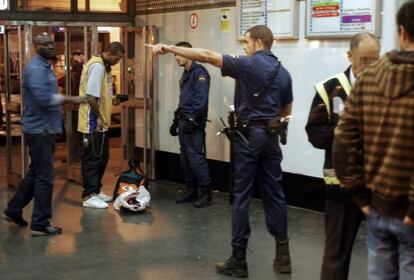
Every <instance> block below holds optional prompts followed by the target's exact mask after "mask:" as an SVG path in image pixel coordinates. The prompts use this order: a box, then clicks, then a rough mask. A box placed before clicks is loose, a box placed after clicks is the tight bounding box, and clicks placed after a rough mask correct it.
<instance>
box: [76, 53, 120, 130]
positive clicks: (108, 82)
mask: <svg viewBox="0 0 414 280" xmlns="http://www.w3.org/2000/svg"><path fill="white" fill-rule="evenodd" d="M94 63H100V64H102V65H104V66H105V64H104V62H103V60H102V58H101V57H98V56H93V57H92V58H91V59H90V60H89V61H88V62H87V63H86V65H85V66H84V67H83V70H82V75H81V82H80V87H79V96H86V91H87V83H88V71H89V68H90V67H91V65H92V64H94ZM98 105H99V111H100V112H101V115H102V118H103V120H102V125H103V129H104V130H105V131H107V130H108V129H109V126H110V125H111V115H112V75H111V73H110V72H106V71H105V75H104V78H103V80H102V87H101V96H100V98H99V103H98ZM92 114H93V115H95V114H94V113H93V111H92V108H91V107H90V106H89V104H81V105H80V106H79V118H78V131H79V132H82V133H92V132H93V131H92V130H93V128H94V127H96V120H93V119H92V117H91V116H92ZM96 117H97V116H96Z"/></svg>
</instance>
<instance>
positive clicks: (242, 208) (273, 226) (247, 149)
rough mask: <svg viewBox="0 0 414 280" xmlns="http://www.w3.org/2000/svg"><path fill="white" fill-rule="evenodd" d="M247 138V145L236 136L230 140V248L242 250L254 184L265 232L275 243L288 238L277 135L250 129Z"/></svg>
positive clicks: (280, 153)
mask: <svg viewBox="0 0 414 280" xmlns="http://www.w3.org/2000/svg"><path fill="white" fill-rule="evenodd" d="M246 138H247V140H248V141H249V143H248V144H247V143H245V142H244V141H243V139H242V138H241V137H240V136H239V135H236V136H235V137H234V140H233V160H234V173H233V174H234V180H233V181H234V183H233V196H234V200H233V210H232V245H233V246H238V247H242V248H247V242H248V239H249V237H250V223H249V203H250V198H251V196H252V192H253V186H254V185H255V183H256V185H257V186H258V187H259V188H260V192H261V197H262V201H263V205H264V211H265V218H266V226H267V230H268V231H269V233H270V234H271V235H272V236H274V237H275V238H276V239H277V240H286V239H287V216H286V201H285V196H284V193H283V189H282V186H281V180H282V170H281V167H280V163H281V161H282V151H281V149H280V147H279V143H278V136H277V135H273V136H272V135H269V134H268V133H267V132H266V130H265V128H262V127H251V128H250V129H249V133H248V135H246Z"/></svg>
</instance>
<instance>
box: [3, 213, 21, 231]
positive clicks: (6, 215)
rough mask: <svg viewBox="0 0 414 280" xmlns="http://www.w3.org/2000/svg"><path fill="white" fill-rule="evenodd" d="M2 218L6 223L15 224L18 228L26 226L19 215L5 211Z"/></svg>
mask: <svg viewBox="0 0 414 280" xmlns="http://www.w3.org/2000/svg"><path fill="white" fill-rule="evenodd" d="M3 218H4V219H5V220H6V221H8V222H11V223H15V224H16V225H18V226H19V227H25V226H27V222H26V221H25V220H24V219H23V217H22V215H21V214H11V213H10V212H9V211H7V209H6V210H4V212H3Z"/></svg>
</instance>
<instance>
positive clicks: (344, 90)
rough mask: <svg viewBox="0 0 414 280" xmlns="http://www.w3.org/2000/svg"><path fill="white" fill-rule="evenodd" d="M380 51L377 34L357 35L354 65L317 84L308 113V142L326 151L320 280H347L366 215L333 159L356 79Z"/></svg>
mask: <svg viewBox="0 0 414 280" xmlns="http://www.w3.org/2000/svg"><path fill="white" fill-rule="evenodd" d="M379 52H380V43H379V41H378V39H377V38H376V37H375V36H374V35H372V34H371V33H358V34H356V35H354V36H353V37H352V38H351V40H350V48H349V51H348V59H349V61H350V63H351V66H349V67H348V69H346V70H345V71H344V72H342V73H339V74H336V75H335V76H333V77H331V78H328V79H326V80H324V81H322V82H319V83H317V84H316V85H315V89H316V94H315V97H314V99H313V101H312V105H311V109H310V112H309V117H308V122H307V124H306V132H307V134H308V139H309V142H310V143H311V144H312V145H313V146H314V147H315V148H318V149H323V150H325V162H324V167H323V168H324V170H323V173H324V180H325V184H326V186H327V189H326V205H325V250H324V256H323V262H322V269H321V278H320V279H321V280H330V279H336V280H347V279H348V274H349V264H350V261H351V255H352V247H353V245H354V241H355V237H356V235H357V233H358V229H359V225H360V224H361V221H362V219H363V213H362V212H361V210H360V209H359V208H358V206H357V205H356V204H355V203H353V202H352V199H351V197H350V195H349V194H348V193H347V192H346V191H345V189H342V188H340V185H339V183H340V182H339V180H338V179H337V178H336V175H335V171H334V169H333V165H332V159H331V158H332V155H331V152H332V145H333V139H334V130H335V127H336V125H337V123H338V120H339V115H340V113H341V112H342V110H343V109H344V104H345V101H346V99H347V97H348V95H349V94H350V93H351V89H352V85H353V84H354V82H355V81H356V78H357V76H358V75H359V74H360V73H361V72H362V71H363V70H364V68H365V67H367V66H368V65H369V64H370V63H372V62H374V61H375V60H378V58H379Z"/></svg>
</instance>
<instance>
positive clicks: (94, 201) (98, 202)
mask: <svg viewBox="0 0 414 280" xmlns="http://www.w3.org/2000/svg"><path fill="white" fill-rule="evenodd" d="M82 206H83V207H89V208H97V209H104V208H108V203H106V202H105V201H103V200H102V199H100V198H99V197H98V196H97V195H94V196H91V197H90V198H88V199H87V200H84V201H83V203H82Z"/></svg>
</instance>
